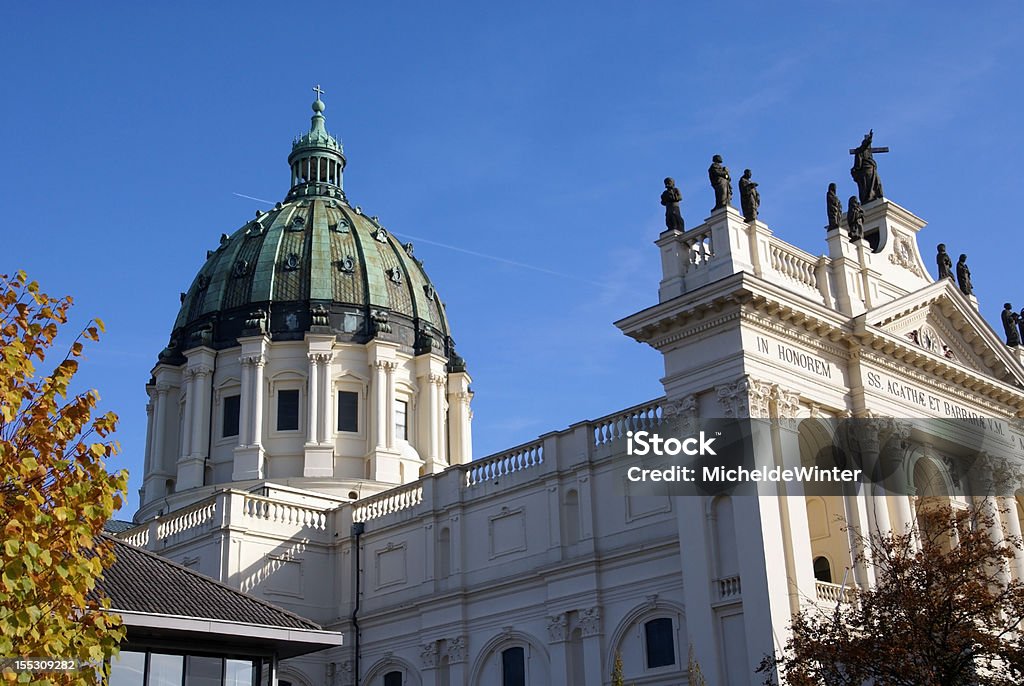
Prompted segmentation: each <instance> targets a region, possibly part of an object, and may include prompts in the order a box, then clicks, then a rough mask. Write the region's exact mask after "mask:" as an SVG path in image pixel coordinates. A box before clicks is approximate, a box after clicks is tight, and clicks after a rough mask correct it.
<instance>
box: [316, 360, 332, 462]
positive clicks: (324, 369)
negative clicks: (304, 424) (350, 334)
mask: <svg viewBox="0 0 1024 686" xmlns="http://www.w3.org/2000/svg"><path fill="white" fill-rule="evenodd" d="M331 357H332V355H331V354H330V353H321V354H320V384H319V386H320V389H321V397H322V398H323V402H322V403H321V405H322V407H321V408H320V442H321V443H334V441H333V440H331V439H332V436H333V431H332V430H331V418H332V416H333V412H332V411H331V408H332V406H333V400H334V388H333V384H332V383H331Z"/></svg>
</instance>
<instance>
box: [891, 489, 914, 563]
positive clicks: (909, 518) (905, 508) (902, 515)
mask: <svg viewBox="0 0 1024 686" xmlns="http://www.w3.org/2000/svg"><path fill="white" fill-rule="evenodd" d="M893 505H895V506H896V517H895V524H894V526H893V529H894V530H895V532H896V533H897V534H900V535H901V536H902V535H904V534H910V536H911V544H912V546H913V548H914V549H915V550H916V549H917V548H918V546H919V545H920V543H919V540H918V537H917V533H916V530H917V525H916V522H915V519H914V510H913V508H912V507H911V505H910V495H908V494H902V493H897V494H896V495H895V496H893Z"/></svg>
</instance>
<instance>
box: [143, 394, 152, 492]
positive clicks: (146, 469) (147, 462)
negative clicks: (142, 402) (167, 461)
mask: <svg viewBox="0 0 1024 686" xmlns="http://www.w3.org/2000/svg"><path fill="white" fill-rule="evenodd" d="M148 392H149V391H148V389H147V393H148ZM142 464H143V475H144V476H149V473H150V472H151V471H152V470H153V399H152V397H150V400H149V402H148V403H146V452H145V457H144V458H143V462H142Z"/></svg>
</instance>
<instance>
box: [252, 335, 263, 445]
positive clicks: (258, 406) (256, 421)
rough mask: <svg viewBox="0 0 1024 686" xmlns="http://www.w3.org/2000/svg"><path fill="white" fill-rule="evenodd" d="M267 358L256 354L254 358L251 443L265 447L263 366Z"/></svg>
mask: <svg viewBox="0 0 1024 686" xmlns="http://www.w3.org/2000/svg"><path fill="white" fill-rule="evenodd" d="M266 362H267V358H266V357H264V356H263V355H254V356H253V358H252V365H253V370H252V375H251V376H252V430H251V432H250V434H249V435H250V437H251V438H250V441H249V442H250V444H251V445H253V446H256V447H257V448H261V447H263V366H264V365H265V364H266Z"/></svg>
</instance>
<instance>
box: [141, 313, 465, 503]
mask: <svg viewBox="0 0 1024 686" xmlns="http://www.w3.org/2000/svg"><path fill="white" fill-rule="evenodd" d="M239 342H240V344H241V345H240V347H239V348H233V349H228V350H222V351H219V352H218V351H214V350H212V349H210V348H207V347H200V348H194V349H192V350H190V351H188V353H187V360H188V361H187V363H186V364H184V365H182V366H173V365H169V364H160V365H157V367H156V368H155V369H154V371H153V383H151V384H150V385H149V386H147V392H148V393H149V396H150V404H149V406H148V407H147V412H148V414H149V423H150V424H149V432H148V439H147V449H146V458H145V465H146V467H145V469H146V474H145V478H144V481H143V488H142V490H141V492H140V500H141V503H142V506H141V508H140V510H139V513H138V514H137V516H136V519H137V520H141V519H148V518H150V517H152V516H154V515H156V514H158V513H161V512H164V513H166V512H169V511H170V510H172V509H175V508H177V507H178V506H180V504H181V503H185V502H191V501H194V500H195V496H196V493H197V492H202V491H203V490H204V489H205V490H206V491H210V490H211V489H212V488H213V487H214V486H215V485H217V484H230V483H238V482H258V481H261V480H263V479H271V480H273V481H275V482H277V483H285V484H293V485H297V486H300V487H307V488H312V489H314V490H316V491H318V492H324V493H329V494H331V495H333V496H336V497H339V498H347V499H354V498H356V497H361V496H364V495H366V494H368V493H376V492H378V491H380V490H382V489H383V488H387V487H389V486H390V485H394V484H402V483H408V482H410V481H413V480H415V479H418V478H419V477H420V476H421V475H422V474H427V473H434V472H437V471H440V470H442V469H444V468H446V467H447V466H449V465H452V464H462V463H463V462H467V461H468V460H469V458H470V445H471V443H472V429H471V424H470V422H471V419H472V411H471V410H470V401H471V399H472V392H471V390H470V387H469V384H470V382H471V379H470V377H469V375H468V374H467V373H465V372H456V373H448V371H447V367H446V365H447V360H446V359H445V358H444V357H440V356H438V355H436V354H426V355H419V356H412V355H409V354H407V353H406V352H403V351H402V350H401V349H400V348H399V346H398V345H396V344H392V343H387V342H381V341H371V342H370V343H368V344H366V345H359V344H352V343H337V342H336V341H335V337H334V336H333V335H323V334H313V333H310V334H307V335H306V337H305V340H304V341H285V342H272V341H271V340H270V338H269V337H267V336H254V337H250V338H243V339H241V340H240V341H239ZM282 391H285V392H288V391H292V392H294V393H297V394H298V403H297V418H296V420H295V423H294V425H292V426H289V427H287V428H282V427H281V425H280V423H279V422H278V419H277V418H278V414H279V412H280V408H279V407H278V399H279V398H281V397H282V396H281V392H282ZM339 392H348V393H354V394H356V399H357V402H356V408H357V410H356V411H357V421H356V426H355V427H354V428H355V430H354V431H342V430H340V429H339V427H338V423H337V422H338V418H337V411H336V407H335V405H336V402H337V401H336V398H338V397H339V395H338V394H339ZM232 396H234V397H236V398H237V401H236V402H237V412H238V415H237V426H236V427H235V428H236V429H237V431H235V432H231V431H228V434H227V435H225V412H227V409H226V405H227V399H228V398H230V397H232ZM403 411H404V415H405V416H404V421H402V419H401V418H400V416H399V413H400V412H403ZM403 429H404V430H403ZM399 433H402V434H403V435H401V436H400V435H399Z"/></svg>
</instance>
